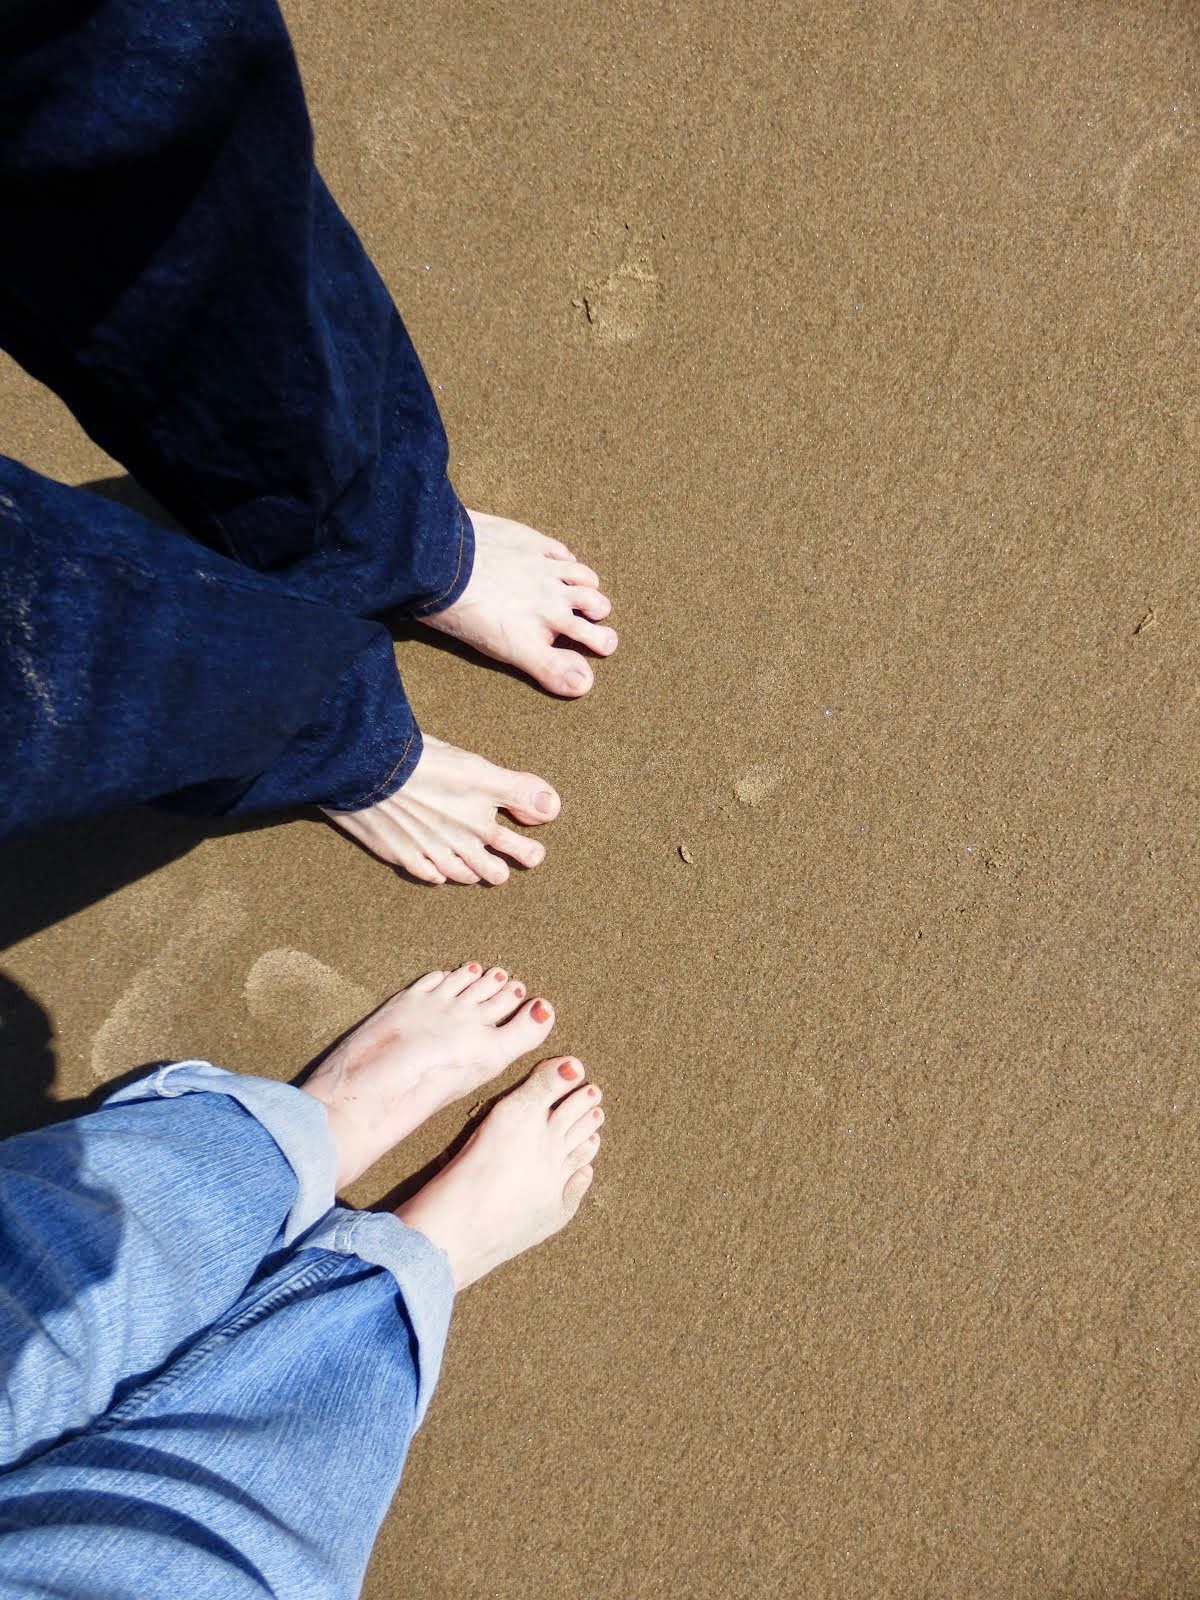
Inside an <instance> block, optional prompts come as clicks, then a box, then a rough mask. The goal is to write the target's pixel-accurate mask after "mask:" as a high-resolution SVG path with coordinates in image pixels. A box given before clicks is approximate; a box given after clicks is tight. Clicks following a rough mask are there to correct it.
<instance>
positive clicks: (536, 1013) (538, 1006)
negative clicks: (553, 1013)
mask: <svg viewBox="0 0 1200 1600" xmlns="http://www.w3.org/2000/svg"><path fill="white" fill-rule="evenodd" d="M529 1014H530V1016H531V1017H532V1018H533V1020H534V1021H535V1022H549V1021H550V1007H549V1006H548V1005H547V1004H546V1002H545V1001H544V1000H535V1001H534V1002H533V1005H532V1006H531V1008H530V1013H529Z"/></svg>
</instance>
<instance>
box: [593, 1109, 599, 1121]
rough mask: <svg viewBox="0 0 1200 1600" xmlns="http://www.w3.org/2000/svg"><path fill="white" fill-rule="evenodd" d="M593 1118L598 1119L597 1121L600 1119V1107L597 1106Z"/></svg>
mask: <svg viewBox="0 0 1200 1600" xmlns="http://www.w3.org/2000/svg"><path fill="white" fill-rule="evenodd" d="M592 1116H593V1117H594V1118H596V1119H599V1116H600V1107H599V1106H597V1107H596V1109H595V1111H593V1112H592Z"/></svg>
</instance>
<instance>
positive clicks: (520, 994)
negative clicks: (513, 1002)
mask: <svg viewBox="0 0 1200 1600" xmlns="http://www.w3.org/2000/svg"><path fill="white" fill-rule="evenodd" d="M513 994H515V995H516V997H517V999H518V1000H524V998H525V991H524V989H522V987H521V985H520V984H519V983H518V984H517V986H516V988H515V989H514V990H513Z"/></svg>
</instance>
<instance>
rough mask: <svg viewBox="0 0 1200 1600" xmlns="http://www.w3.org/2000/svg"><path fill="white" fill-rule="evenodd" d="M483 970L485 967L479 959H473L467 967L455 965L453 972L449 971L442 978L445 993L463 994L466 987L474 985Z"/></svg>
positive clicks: (442, 988) (442, 989)
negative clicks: (480, 963)
mask: <svg viewBox="0 0 1200 1600" xmlns="http://www.w3.org/2000/svg"><path fill="white" fill-rule="evenodd" d="M482 972H483V968H482V967H481V966H480V965H479V962H478V961H472V962H470V963H469V964H468V965H467V966H465V967H455V969H454V971H453V972H448V973H447V974H446V976H445V977H444V978H443V979H442V984H441V991H442V993H443V994H462V992H463V990H464V989H469V988H470V987H471V986H472V984H473V983H474V982H475V980H476V979H477V978H478V977H480V976H481V974H482Z"/></svg>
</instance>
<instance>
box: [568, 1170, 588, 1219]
mask: <svg viewBox="0 0 1200 1600" xmlns="http://www.w3.org/2000/svg"><path fill="white" fill-rule="evenodd" d="M594 1177H595V1173H594V1172H593V1170H592V1168H591V1166H586V1167H580V1168H579V1170H578V1171H577V1172H573V1173H572V1174H571V1176H570V1177H569V1178H568V1179H567V1181H566V1183H565V1184H564V1185H563V1205H564V1206H566V1207H567V1208H568V1209H569V1210H570V1212H571V1214H572V1215H574V1213H575V1212H576V1210H577V1209H578V1207H579V1202H580V1201H581V1200H582V1199H583V1197H584V1195H585V1194H586V1193H587V1192H588V1190H589V1189H590V1188H591V1186H592V1179H593V1178H594Z"/></svg>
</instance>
